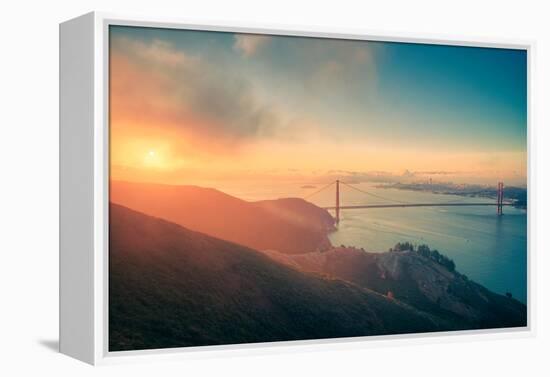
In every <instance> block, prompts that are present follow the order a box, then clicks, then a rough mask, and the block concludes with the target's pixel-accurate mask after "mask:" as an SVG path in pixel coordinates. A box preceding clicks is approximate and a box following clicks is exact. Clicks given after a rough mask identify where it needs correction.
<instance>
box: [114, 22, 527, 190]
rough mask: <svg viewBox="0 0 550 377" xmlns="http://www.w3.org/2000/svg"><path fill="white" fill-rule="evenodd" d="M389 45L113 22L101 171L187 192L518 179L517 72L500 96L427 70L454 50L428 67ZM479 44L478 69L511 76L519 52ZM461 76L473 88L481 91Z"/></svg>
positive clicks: (521, 128)
mask: <svg viewBox="0 0 550 377" xmlns="http://www.w3.org/2000/svg"><path fill="white" fill-rule="evenodd" d="M394 45H399V44H385V43H370V42H350V41H335V40H328V41H320V40H315V39H306V38H294V39H293V38H288V37H269V36H263V37H260V36H250V35H235V34H231V33H213V32H191V31H175V30H171V31H169V30H162V29H145V28H128V27H117V28H112V29H111V47H110V137H111V150H110V159H111V177H112V178H113V179H117V180H129V181H155V182H165V183H191V184H193V183H198V182H201V181H204V180H225V179H227V180H231V179H236V180H238V179H258V180H270V179H300V180H304V181H323V179H324V177H325V176H327V175H330V174H334V172H335V171H337V172H340V173H339V174H348V173H351V172H353V173H355V174H360V175H363V176H364V177H365V179H368V177H370V176H372V175H380V174H384V175H388V176H391V175H394V176H398V177H400V176H402V173H403V172H404V171H408V172H409V173H410V174H412V175H413V176H417V177H425V176H434V179H437V178H438V177H443V176H444V178H442V179H443V180H445V181H450V180H453V181H456V182H472V183H486V182H493V181H496V180H497V179H504V180H506V181H507V182H513V183H514V184H525V183H526V182H525V181H526V178H525V177H526V167H527V161H526V159H527V153H526V130H525V128H526V120H525V119H526V115H525V114H524V113H526V108H525V107H526V105H525V103H524V102H523V101H524V100H523V99H522V98H515V97H514V93H515V92H514V89H515V87H516V86H517V85H521V79H522V78H521V77H519V78H516V77H511V78H510V77H504V76H503V77H504V80H509V81H510V83H509V86H510V88H508V87H505V88H504V89H505V91H504V93H505V94H506V95H504V94H502V93H503V89H502V85H506V83H504V84H503V83H502V82H501V81H497V79H500V80H503V78H502V77H501V76H498V77H496V78H495V82H498V84H495V83H493V82H491V80H489V79H486V78H484V77H485V76H483V74H484V72H478V71H477V69H478V68H475V69H476V71H474V68H472V67H465V68H461V69H454V70H453V69H449V68H448V67H447V66H445V68H444V69H443V68H441V69H440V70H439V71H438V70H437V69H436V68H434V67H437V64H449V62H450V61H451V62H452V61H453V60H452V59H453V57H454V56H455V55H453V54H454V52H453V51H454V50H451V52H449V51H447V50H445V51H443V52H441V51H435V52H434V53H431V54H428V55H426V54H425V53H424V54H423V55H422V56H423V57H424V58H425V59H427V60H428V61H427V63H425V64H424V65H428V68H429V69H427V68H426V67H425V66H424V65H422V62H414V63H413V59H414V58H415V57H416V55H414V54H415V51H416V50H411V51H409V50H404V49H405V47H407V48H414V46H415V45H407V46H405V47H400V46H397V47H396V46H394ZM404 45H405V44H404ZM408 46H413V47H408ZM423 48H426V47H423ZM428 48H429V47H428ZM432 48H434V49H437V48H439V47H437V46H432ZM448 48H449V47H447V49H448ZM451 49H452V48H451ZM455 49H456V48H455ZM475 50H476V49H469V50H467V53H468V54H473V55H472V56H473V58H474V59H481V60H482V61H483V62H485V60H483V59H486V60H487V63H486V68H487V69H490V68H491V65H490V64H492V63H494V62H498V60H499V59H504V64H509V65H510V69H509V71H510V72H511V73H514V74H518V75H520V76H521V74H522V73H521V72H522V71H521V68H522V66H521V64H519V68H517V67H516V65H514V64H516V63H515V61H516V60H518V59H519V60H518V61H519V62H520V63H521V61H522V60H521V57H520V58H517V57H516V56H515V55H513V56H511V57H510V58H509V60H510V61H511V62H508V60H506V59H508V58H507V56H508V55H506V54H504V55H502V54H501V55H498V56H492V55H487V51H485V50H487V49H478V50H482V51H481V52H480V54H481V55H482V56H480V57H478V56H477V55H476V51H475ZM429 51H431V50H429ZM510 51H512V52H513V50H510ZM399 54H401V55H399ZM403 56H408V57H409V59H411V63H408V62H407V60H403V59H404V58H403ZM400 57H401V58H400ZM429 59H432V60H433V61H429ZM394 60H395V61H394ZM455 64H462V63H461V62H459V61H456V62H455ZM416 65H418V67H417V66H416ZM477 65H478V66H479V65H480V64H477ZM401 66H405V67H406V68H407V69H408V70H409V71H407V72H410V74H411V75H412V74H414V71H415V70H417V73H416V76H415V77H418V80H415V79H413V78H411V77H410V76H408V74H406V73H403V72H402V70H403V69H402V68H401ZM433 72H436V73H438V74H439V75H440V76H437V75H436V74H435V73H433ZM442 72H443V73H442ZM510 72H508V71H507V72H504V73H508V74H510ZM518 72H519V73H518ZM423 75H428V76H429V75H433V79H434V80H438V79H439V80H440V82H438V83H437V85H435V84H433V83H430V82H428V81H426V82H422V81H421V80H420V78H423ZM453 75H456V76H457V77H454V76H453ZM468 75H471V76H472V77H468ZM480 77H481V78H482V79H481V78H480ZM423 79H426V78H423ZM464 80H471V81H472V82H475V83H476V85H477V82H478V81H480V80H481V81H482V84H483V85H482V86H483V89H484V90H485V91H484V92H483V96H480V97H479V98H473V96H474V94H472V93H473V92H471V90H472V85H473V84H471V85H466V84H464ZM476 80H477V81H476ZM518 81H519V84H518ZM467 83H468V82H467ZM479 85H481V84H479ZM491 85H492V86H495V89H494V92H495V93H496V92H497V91H498V93H500V94H498V95H496V94H495V95H494V98H493V97H491V96H492V93H493V91H491V90H488V89H487V88H490V87H491ZM428 87H429V88H428ZM474 89H475V88H474ZM434 91H435V92H436V94H437V96H436V97H433V98H432V95H433V93H432V92H434ZM411 93H415V94H417V95H411ZM508 93H509V94H508ZM444 95H447V97H444V98H442V96H444ZM459 95H462V97H459ZM522 95H524V94H523V92H519V93H517V96H522ZM474 99H475V101H474ZM458 105H460V106H462V107H461V108H459V109H457V108H456V107H455V106H458ZM495 130H498V132H495ZM381 172H382V173H381Z"/></svg>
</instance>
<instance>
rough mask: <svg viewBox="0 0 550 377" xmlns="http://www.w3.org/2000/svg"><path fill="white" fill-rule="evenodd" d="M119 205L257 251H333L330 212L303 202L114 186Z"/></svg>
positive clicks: (183, 189)
mask: <svg viewBox="0 0 550 377" xmlns="http://www.w3.org/2000/svg"><path fill="white" fill-rule="evenodd" d="M110 200H111V202H113V203H117V204H121V205H124V206H126V207H129V208H132V209H135V210H136V211H139V212H144V213H146V214H148V215H152V216H156V217H160V218H163V219H165V220H169V221H172V222H174V223H177V224H179V225H182V226H184V227H187V228H189V229H192V230H196V231H200V232H203V233H206V234H209V235H212V236H215V237H217V238H221V239H224V240H228V241H232V242H237V243H239V244H242V245H245V246H248V247H252V248H255V249H275V250H279V251H281V252H284V253H303V252H306V251H314V250H322V249H327V248H328V247H330V241H329V240H328V237H327V233H328V232H329V231H330V230H331V229H332V228H333V220H332V217H331V216H330V214H329V213H328V212H327V211H326V210H323V209H321V208H318V207H316V206H314V205H313V204H311V203H308V202H306V201H304V200H302V199H281V200H274V201H262V202H247V201H244V200H241V199H238V198H235V197H232V196H230V195H227V194H224V193H223V192H220V191H218V190H214V189H210V188H202V187H197V186H171V185H161V184H152V183H128V182H111V187H110Z"/></svg>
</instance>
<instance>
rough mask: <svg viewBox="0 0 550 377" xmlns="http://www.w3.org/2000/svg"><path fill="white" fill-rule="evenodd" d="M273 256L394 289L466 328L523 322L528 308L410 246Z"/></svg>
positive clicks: (397, 294)
mask: <svg viewBox="0 0 550 377" xmlns="http://www.w3.org/2000/svg"><path fill="white" fill-rule="evenodd" d="M264 253H265V254H267V255H269V256H270V257H271V258H273V259H274V260H277V261H279V262H281V263H283V264H286V265H288V266H292V267H294V268H297V269H299V270H302V271H306V272H315V273H319V274H323V275H326V276H332V277H334V278H338V279H342V280H345V281H349V282H352V283H354V284H356V285H358V286H361V287H364V288H368V289H372V290H374V291H376V292H379V293H381V294H388V292H391V295H392V296H393V297H394V298H395V299H396V300H400V301H402V302H405V303H407V304H409V305H411V306H412V307H415V308H417V309H419V310H421V311H424V312H427V313H430V314H432V315H436V316H438V317H439V318H441V319H445V320H448V321H452V322H453V323H454V324H455V325H456V326H457V327H459V328H463V329H481V328H502V327H523V326H526V325H527V308H526V306H525V305H524V304H522V303H521V302H519V301H517V300H515V299H512V298H508V297H505V296H502V295H498V294H496V293H494V292H491V291H489V290H488V289H486V288H485V287H483V286H481V285H479V284H477V283H475V282H473V281H471V280H469V279H468V278H467V277H465V276H464V275H461V274H460V273H458V272H456V271H454V270H450V269H448V268H446V267H445V266H443V265H441V264H439V263H437V262H435V261H434V260H432V259H430V258H427V257H425V256H422V255H420V254H419V253H416V252H414V251H411V250H406V251H392V252H386V253H368V252H365V251H363V250H359V249H356V248H353V247H338V248H333V249H331V250H328V251H325V252H322V253H319V252H314V253H305V254H294V255H285V254H281V253H277V252H275V251H264Z"/></svg>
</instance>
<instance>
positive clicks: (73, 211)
mask: <svg viewBox="0 0 550 377" xmlns="http://www.w3.org/2000/svg"><path fill="white" fill-rule="evenodd" d="M110 25H128V26H146V27H162V28H176V29H190V30H208V31H224V32H243V33H255V34H271V35H286V36H288V35H291V36H310V37H321V38H342V39H357V40H370V41H386V42H413V43H426V44H444V45H456V46H472V47H494V48H514V49H522V50H525V51H527V62H528V64H527V66H528V76H527V78H528V91H527V93H528V102H527V109H528V125H527V129H528V136H527V138H528V143H529V149H528V172H529V174H528V196H529V201H530V209H529V212H528V258H527V266H528V271H527V273H528V285H527V286H528V300H527V316H528V321H527V326H526V327H524V328H512V329H510V328H508V329H499V330H468V331H459V332H452V333H451V332H449V333H446V332H443V333H429V334H414V335H387V336H374V337H356V338H343V339H330V340H311V341H310V340H307V341H292V342H278V343H269V344H265V343H264V344H245V345H227V346H205V347H189V348H172V349H161V350H146V351H123V352H109V351H108V342H107V340H108V320H107V319H108V257H107V256H108V208H109V207H108V202H109V200H108V180H109V178H108V177H109V164H108V161H109V158H108V151H109V144H108V143H109V140H108V74H109V72H108V69H109V67H108V46H109V39H108V38H109V34H108V28H109V26H110ZM533 49H534V43H533V42H531V41H494V40H483V39H476V40H472V39H469V40H462V39H460V38H456V39H455V38H449V37H444V38H437V37H432V36H429V37H427V36H422V35H416V34H415V33H410V34H409V33H407V35H399V34H393V35H387V34H383V33H368V34H367V33H364V31H357V30H345V29H337V30H328V29H327V28H314V27H299V28H295V27H288V26H279V25H276V26H273V25H241V24H238V23H200V24H194V23H193V22H186V21H180V20H173V19H168V18H155V17H132V16H125V15H116V14H107V13H98V12H92V13H88V14H85V15H83V16H80V17H77V18H74V19H72V20H69V21H66V22H64V23H62V24H60V352H62V353H64V354H67V355H69V356H71V357H74V358H76V359H79V360H82V361H84V362H87V363H90V364H108V363H118V362H127V361H139V360H149V359H154V360H157V359H174V358H175V359H184V358H188V357H204V356H208V357H210V356H220V355H226V354H232V355H233V354H242V353H245V354H264V353H272V352H294V351H296V350H320V349H324V348H327V347H328V348H332V349H335V348H343V349H347V348H350V347H370V346H380V345H383V344H386V343H392V344H393V343H394V342H403V343H410V342H415V343H416V342H441V341H443V342H447V341H464V340H467V341H469V340H477V339H484V338H503V337H512V336H514V337H517V336H520V337H525V336H533V335H534V318H533V313H534V311H533V305H534V304H535V303H534V302H533V300H534V295H533V281H534V276H533V273H534V269H533V268H532V265H533V263H534V257H535V256H534V254H535V252H534V250H533V243H532V242H531V240H532V239H533V234H532V233H533V224H532V222H533V219H534V215H533V212H534V207H535V205H533V202H534V201H535V200H536V199H535V193H534V191H533V190H534V184H533V163H532V159H531V156H532V155H533V147H534V143H533V142H532V141H533V137H534V136H533V127H532V124H531V114H532V108H531V106H532V101H531V84H530V83H531V82H532V81H531V80H532V77H531V72H532V64H533V59H532V54H533Z"/></svg>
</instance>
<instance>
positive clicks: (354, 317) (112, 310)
mask: <svg viewBox="0 0 550 377" xmlns="http://www.w3.org/2000/svg"><path fill="white" fill-rule="evenodd" d="M454 328H455V326H454V325H453V324H451V323H449V322H446V321H442V320H439V319H437V318H436V317H433V316H431V315H428V314H425V313H423V312H421V311H418V310H417V309H414V308H412V307H410V306H408V305H406V304H403V303H401V302H399V301H397V300H392V299H389V298H387V297H385V296H383V295H380V294H378V293H375V292H373V291H371V290H368V289H364V288H361V287H359V286H357V285H354V284H351V283H348V282H344V281H341V280H334V279H327V278H323V277H321V276H319V275H317V274H309V273H304V272H301V271H298V270H296V269H294V268H290V267H288V266H285V265H283V264H281V263H278V262H275V261H273V260H271V259H270V258H268V257H267V256H265V255H263V254H261V253H259V252H257V251H254V250H252V249H249V248H246V247H244V246H240V245H237V244H234V243H230V242H227V241H223V240H220V239H216V238H213V237H210V236H207V235H205V234H202V233H198V232H194V231H190V230H188V229H185V228H183V227H181V226H179V225H177V224H174V223H171V222H168V221H165V220H162V219H159V218H154V217H151V216H148V215H145V214H142V213H139V212H136V211H133V210H130V209H128V208H125V207H122V206H120V205H115V204H111V206H110V249H109V349H110V351H120V350H135V349H152V348H167V347H185V346H201V345H215V344H233V343H245V342H246V343H249V342H270V341H284V340H298V339H320V338H334V337H350V336H364V335H377V334H397V333H399V334H402V333H411V332H426V331H439V330H448V329H454Z"/></svg>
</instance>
